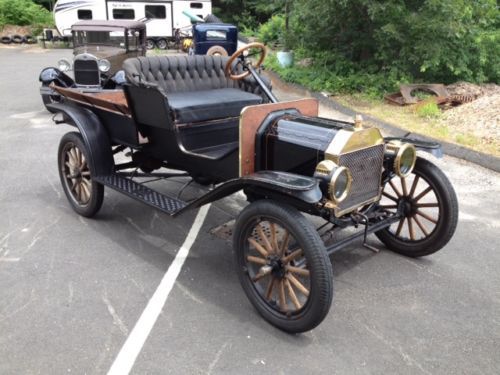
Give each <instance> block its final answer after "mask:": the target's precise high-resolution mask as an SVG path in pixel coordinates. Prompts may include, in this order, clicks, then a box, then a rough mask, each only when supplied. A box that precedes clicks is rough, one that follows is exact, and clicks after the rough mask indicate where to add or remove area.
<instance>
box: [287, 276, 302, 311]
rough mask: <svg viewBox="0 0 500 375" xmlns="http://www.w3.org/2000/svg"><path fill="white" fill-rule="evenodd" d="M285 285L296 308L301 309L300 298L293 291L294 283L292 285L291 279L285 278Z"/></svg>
mask: <svg viewBox="0 0 500 375" xmlns="http://www.w3.org/2000/svg"><path fill="white" fill-rule="evenodd" d="M285 286H286V289H287V291H288V295H289V296H290V299H291V300H292V303H293V305H294V306H295V308H296V309H297V310H299V309H300V308H301V307H302V305H301V304H300V302H299V299H298V298H297V295H296V294H295V292H294V291H293V288H292V285H290V281H288V279H285Z"/></svg>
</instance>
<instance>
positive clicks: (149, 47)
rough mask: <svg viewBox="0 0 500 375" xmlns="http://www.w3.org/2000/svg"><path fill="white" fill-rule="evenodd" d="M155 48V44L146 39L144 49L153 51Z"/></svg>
mask: <svg viewBox="0 0 500 375" xmlns="http://www.w3.org/2000/svg"><path fill="white" fill-rule="evenodd" d="M155 47H156V43H155V41H154V40H153V39H151V38H148V39H146V49H148V50H152V49H155Z"/></svg>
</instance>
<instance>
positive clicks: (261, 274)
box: [233, 200, 333, 333]
mask: <svg viewBox="0 0 500 375" xmlns="http://www.w3.org/2000/svg"><path fill="white" fill-rule="evenodd" d="M233 246H234V251H235V257H236V267H237V271H238V276H239V279H240V283H241V285H242V287H243V290H244V291H245V294H246V295H247V297H248V299H249V300H250V302H251V303H252V304H253V305H254V307H255V308H256V309H257V311H258V312H259V313H260V314H261V315H262V317H263V318H264V319H266V320H267V321H269V322H270V323H271V324H273V325H275V326H276V327H278V328H280V329H282V330H284V331H287V332H290V333H299V332H305V331H308V330H311V329H313V328H314V327H316V326H317V325H318V324H320V323H321V322H322V321H323V319H324V318H325V317H326V315H327V313H328V311H329V309H330V306H331V303H332V298H333V272H332V265H331V263H330V260H329V258H328V255H327V253H326V251H325V247H324V244H323V242H322V241H321V239H320V237H319V235H318V232H317V231H316V229H315V228H314V227H313V226H312V224H311V223H310V222H309V221H308V220H307V219H306V218H305V217H304V216H303V215H302V214H301V213H300V212H299V211H297V210H296V209H295V208H293V207H291V206H287V205H283V204H279V203H276V202H273V201H270V200H259V201H256V202H254V203H251V204H250V205H248V206H247V207H246V208H245V209H244V210H243V211H242V212H241V214H240V215H239V217H238V219H237V222H236V226H235V229H234V237H233Z"/></svg>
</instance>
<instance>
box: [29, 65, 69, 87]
mask: <svg viewBox="0 0 500 375" xmlns="http://www.w3.org/2000/svg"><path fill="white" fill-rule="evenodd" d="M38 80H39V81H40V82H42V83H43V84H45V85H50V84H51V83H52V82H54V83H55V84H56V85H57V86H61V87H74V86H75V81H73V79H71V77H70V76H68V75H67V74H66V73H64V72H62V71H60V70H59V69H57V68H53V67H50V68H45V69H43V70H42V71H41V72H40V76H39V77H38Z"/></svg>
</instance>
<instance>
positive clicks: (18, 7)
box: [0, 0, 54, 30]
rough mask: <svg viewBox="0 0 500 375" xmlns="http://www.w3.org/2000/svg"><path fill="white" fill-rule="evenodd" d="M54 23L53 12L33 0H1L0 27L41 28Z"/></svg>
mask: <svg viewBox="0 0 500 375" xmlns="http://www.w3.org/2000/svg"><path fill="white" fill-rule="evenodd" d="M53 23H54V20H53V18H52V13H51V12H50V11H48V10H47V9H46V8H44V7H43V6H41V5H38V4H35V3H34V2H33V1H31V0H0V29H1V28H3V26H5V25H18V26H27V25H30V26H33V29H34V30H36V29H40V28H41V27H43V26H50V25H52V24H53Z"/></svg>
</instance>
